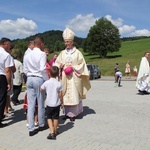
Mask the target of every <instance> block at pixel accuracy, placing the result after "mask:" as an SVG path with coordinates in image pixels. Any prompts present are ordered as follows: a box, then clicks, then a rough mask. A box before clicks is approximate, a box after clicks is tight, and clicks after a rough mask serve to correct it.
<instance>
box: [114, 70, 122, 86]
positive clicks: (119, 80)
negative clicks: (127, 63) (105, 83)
mask: <svg viewBox="0 0 150 150" xmlns="http://www.w3.org/2000/svg"><path fill="white" fill-rule="evenodd" d="M115 71H116V73H115V80H116V83H118V87H121V78H122V72H120V71H119V70H118V69H116V70H115Z"/></svg>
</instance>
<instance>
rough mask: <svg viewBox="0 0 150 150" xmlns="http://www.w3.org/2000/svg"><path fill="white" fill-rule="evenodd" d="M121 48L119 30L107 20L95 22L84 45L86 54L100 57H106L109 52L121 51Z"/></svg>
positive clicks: (102, 19)
mask: <svg viewBox="0 0 150 150" xmlns="http://www.w3.org/2000/svg"><path fill="white" fill-rule="evenodd" d="M120 47H121V40H120V35H119V30H118V28H117V27H116V26H114V25H113V24H112V23H111V22H110V21H109V20H107V19H106V18H101V19H99V20H98V21H96V22H95V25H94V26H92V27H91V28H90V30H89V33H88V35H87V38H86V39H85V41H84V44H83V49H84V51H85V52H89V53H94V54H99V55H100V57H106V56H107V53H109V52H110V53H112V52H115V51H119V48H120Z"/></svg>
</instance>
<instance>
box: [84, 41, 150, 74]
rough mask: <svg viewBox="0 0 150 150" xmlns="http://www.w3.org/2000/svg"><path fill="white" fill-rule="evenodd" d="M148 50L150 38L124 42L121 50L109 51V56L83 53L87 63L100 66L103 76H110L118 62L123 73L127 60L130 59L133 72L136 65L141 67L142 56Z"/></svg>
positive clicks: (149, 48) (149, 49)
mask: <svg viewBox="0 0 150 150" xmlns="http://www.w3.org/2000/svg"><path fill="white" fill-rule="evenodd" d="M146 51H149V52H150V38H145V39H140V40H133V41H126V42H122V43H121V48H120V50H119V52H114V53H109V54H108V55H107V58H100V57H99V56H98V55H88V54H86V53H84V52H83V55H84V56H85V60H86V62H87V63H89V64H97V65H98V66H99V68H100V70H101V73H102V76H109V75H113V73H114V70H113V69H114V66H115V64H116V63H118V64H119V67H120V71H121V72H122V73H123V74H124V72H125V65H126V63H127V61H130V66H131V71H132V72H133V67H134V66H135V65H136V66H137V67H138V68H139V63H140V60H141V57H143V55H144V53H145V52H146Z"/></svg>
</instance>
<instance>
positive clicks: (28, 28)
mask: <svg viewBox="0 0 150 150" xmlns="http://www.w3.org/2000/svg"><path fill="white" fill-rule="evenodd" d="M35 33H37V25H36V23H35V22H33V21H32V20H26V19H25V18H18V19H17V20H1V21H0V36H1V37H8V38H10V39H15V38H24V37H27V36H30V35H33V34H35Z"/></svg>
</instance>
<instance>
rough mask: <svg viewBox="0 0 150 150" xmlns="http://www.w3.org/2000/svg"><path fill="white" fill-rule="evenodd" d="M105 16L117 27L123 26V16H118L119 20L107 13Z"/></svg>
mask: <svg viewBox="0 0 150 150" xmlns="http://www.w3.org/2000/svg"><path fill="white" fill-rule="evenodd" d="M105 18H107V19H108V20H109V21H111V23H112V24H113V25H115V26H117V27H121V26H122V25H123V20H122V19H121V18H118V19H117V20H114V19H112V16H110V15H106V16H105Z"/></svg>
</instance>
